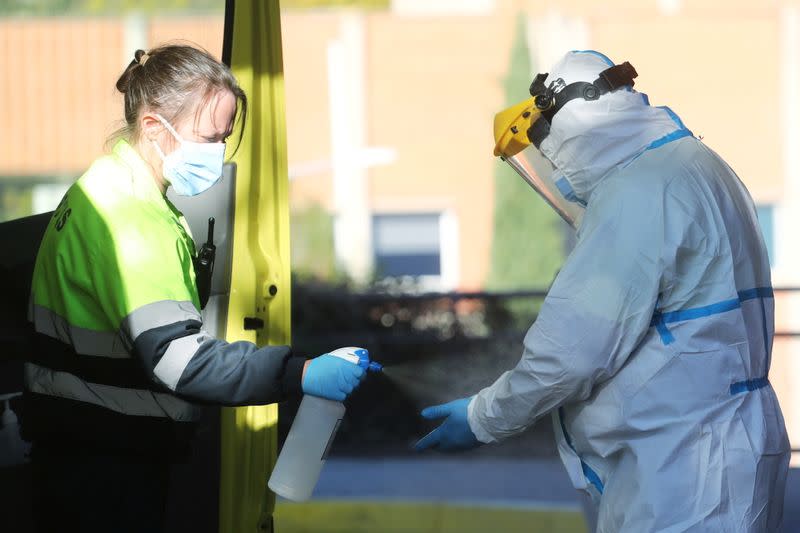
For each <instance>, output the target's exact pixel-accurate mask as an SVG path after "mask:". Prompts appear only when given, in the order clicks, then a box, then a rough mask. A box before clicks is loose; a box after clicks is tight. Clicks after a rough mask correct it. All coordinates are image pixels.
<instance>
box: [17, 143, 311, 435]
mask: <svg viewBox="0 0 800 533" xmlns="http://www.w3.org/2000/svg"><path fill="white" fill-rule="evenodd" d="M194 255H195V248H194V243H193V241H192V238H191V235H190V233H189V230H188V226H187V225H186V221H185V220H184V218H183V216H182V215H181V213H180V212H179V211H178V210H177V209H176V208H175V207H174V206H173V205H172V204H171V203H170V202H169V200H167V198H165V197H164V195H163V194H162V193H161V191H160V190H159V189H158V187H157V185H156V183H155V182H154V180H153V177H152V174H151V171H150V169H149V167H148V166H147V164H146V163H145V162H144V160H143V159H141V157H140V156H139V155H138V153H137V152H136V151H135V150H134V149H133V148H132V147H131V146H130V145H129V144H128V143H127V142H125V141H119V142H118V143H117V144H116V146H115V147H114V149H113V152H112V153H111V154H110V155H108V156H105V157H101V158H100V159H98V160H97V161H95V162H94V163H93V164H92V166H91V167H90V168H89V170H88V171H87V172H86V173H85V174H84V175H83V176H82V177H81V178H80V179H79V180H78V181H77V182H76V183H75V184H74V185H72V187H70V189H69V190H68V191H67V193H66V195H65V196H64V199H63V200H62V201H61V204H60V205H59V206H58V208H57V209H56V210H55V212H54V214H53V218H52V220H51V222H50V224H49V226H48V228H47V230H46V232H45V235H44V238H43V241H42V244H41V247H40V249H39V254H38V256H37V259H36V267H35V270H34V274H33V283H32V289H31V299H30V311H29V317H30V320H31V321H32V322H33V325H34V328H35V330H36V332H37V336H36V337H37V342H36V344H37V345H36V349H35V350H34V351H33V353H32V354H31V358H30V361H29V362H27V363H26V369H25V381H26V389H27V391H28V393H29V399H30V401H29V402H28V403H29V404H30V405H31V406H32V407H31V408H30V409H28V412H27V415H28V416H26V417H25V418H26V420H23V423H24V424H25V429H24V431H25V432H26V434H27V435H29V436H30V437H31V438H33V439H36V438H40V437H42V436H47V435H55V436H58V437H61V436H63V434H69V435H71V436H73V437H75V438H78V440H82V441H94V442H100V443H104V442H108V440H109V433H110V432H116V433H117V438H115V439H113V440H114V441H115V444H121V445H123V446H126V447H127V446H129V445H132V446H135V447H145V448H148V447H155V448H156V449H158V447H159V446H163V445H164V444H165V439H170V438H171V437H172V436H174V435H175V434H176V433H178V434H180V432H181V430H182V429H183V428H184V427H187V426H189V424H182V423H184V422H189V423H190V422H192V421H193V420H195V419H196V418H197V416H198V411H197V409H196V407H195V406H194V405H193V403H192V402H204V403H215V404H221V405H252V404H265V403H273V402H276V401H279V400H280V399H282V398H283V397H285V396H286V395H288V394H291V393H299V391H300V379H301V375H302V368H303V364H304V362H305V359H304V358H299V357H293V356H292V353H291V349H290V348H289V347H288V346H273V347H264V348H258V347H257V346H256V345H254V344H252V343H249V342H235V343H230V344H229V343H226V342H225V341H222V340H219V339H216V338H213V337H211V336H210V335H209V334H208V333H207V332H205V331H204V330H203V322H202V317H201V315H200V312H199V310H198V309H199V301H198V294H197V289H196V285H195V274H194V269H193V265H192V258H193V257H194ZM97 426H100V427H97ZM111 428H113V431H112V430H111Z"/></svg>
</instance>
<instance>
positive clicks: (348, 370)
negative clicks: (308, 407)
mask: <svg viewBox="0 0 800 533" xmlns="http://www.w3.org/2000/svg"><path fill="white" fill-rule="evenodd" d="M364 375H365V372H364V369H363V368H361V367H360V366H358V365H357V364H353V363H351V362H350V361H347V360H345V359H342V358H340V357H336V356H335V355H331V354H329V353H326V354H323V355H320V356H319V357H315V358H314V359H312V360H311V361H310V362H309V364H308V367H307V368H306V371H305V375H304V376H303V383H302V386H303V394H311V395H312V396H320V397H322V398H327V399H329V400H336V401H338V402H341V401H342V400H344V399H345V398H347V396H348V395H350V393H351V392H353V390H354V389H355V388H356V387H358V385H359V384H360V383H361V380H362V379H364Z"/></svg>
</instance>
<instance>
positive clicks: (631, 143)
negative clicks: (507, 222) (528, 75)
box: [539, 50, 691, 203]
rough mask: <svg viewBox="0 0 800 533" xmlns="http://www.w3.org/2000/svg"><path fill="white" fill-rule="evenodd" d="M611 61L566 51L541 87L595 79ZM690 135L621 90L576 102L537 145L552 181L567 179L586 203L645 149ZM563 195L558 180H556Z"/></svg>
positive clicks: (666, 112) (669, 116) (662, 111)
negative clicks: (550, 169) (552, 172)
mask: <svg viewBox="0 0 800 533" xmlns="http://www.w3.org/2000/svg"><path fill="white" fill-rule="evenodd" d="M613 65H614V63H613V62H612V61H611V60H610V59H609V58H607V57H606V56H604V55H603V54H601V53H599V52H595V51H591V50H590V51H573V52H568V53H567V54H566V55H565V56H564V57H563V58H562V59H561V60H560V61H559V62H558V63H556V64H555V65H554V66H553V68H552V69H551V70H550V74H549V75H548V77H547V79H546V81H545V85H547V86H549V85H550V84H551V83H552V82H553V81H555V80H557V79H559V78H561V79H562V80H563V81H564V83H565V84H567V85H569V84H570V83H573V82H578V81H586V82H592V81H594V80H596V79H597V77H598V75H599V74H600V72H602V71H604V70H605V69H607V68H609V66H613ZM687 135H691V132H690V131H689V130H687V129H686V128H685V127H684V126H683V123H682V122H681V121H680V119H679V118H678V117H677V115H675V114H674V113H673V112H672V111H671V110H670V109H669V108H666V107H651V106H650V103H649V101H648V99H647V95H645V94H642V93H639V92H636V91H634V90H633V89H631V88H620V89H618V90H616V91H613V92H610V93H607V94H604V95H602V96H600V98H599V99H597V100H594V101H587V100H583V99H581V98H576V99H574V100H571V101H569V102H567V104H566V105H564V107H563V108H561V109H560V110H559V111H558V113H556V115H555V116H554V117H553V120H552V123H551V125H550V133H549V135H548V136H547V137H546V138H545V139H544V140H543V141H542V143H541V145H540V146H539V149H540V151H541V152H542V154H543V155H544V156H545V157H546V158H547V159H548V160H549V161H550V162H551V163H552V164H553V165H554V166H555V169H556V170H555V172H556V173H557V174H558V176H554V179H553V181H555V182H559V181H560V178H561V177H562V176H563V177H564V178H566V182H568V184H569V186H570V187H571V189H572V191H571V192H572V193H573V194H574V196H573V197H572V198H570V199H573V200H577V201H579V202H581V203H588V202H589V200H590V198H591V195H592V191H594V189H595V187H596V186H597V184H598V183H599V182H600V181H601V180H602V179H603V178H604V177H606V176H607V175H609V174H610V173H611V172H612V171H613V170H615V169H617V168H620V167H621V166H624V165H626V164H627V163H630V162H631V161H632V160H633V159H635V158H636V157H637V156H639V155H640V154H641V153H642V152H644V151H645V150H647V149H648V148H653V147H657V146H660V145H661V144H664V143H665V142H668V141H669V140H674V139H675V138H679V137H682V136H687ZM561 184H562V186H560V187H559V188H560V189H562V193H563V192H565V191H564V190H563V189H564V187H563V184H564V182H563V180H561Z"/></svg>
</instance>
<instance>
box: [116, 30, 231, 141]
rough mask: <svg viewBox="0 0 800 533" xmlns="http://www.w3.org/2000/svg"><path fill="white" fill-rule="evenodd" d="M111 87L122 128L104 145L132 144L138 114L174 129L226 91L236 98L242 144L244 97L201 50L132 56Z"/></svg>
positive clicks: (172, 47)
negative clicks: (120, 100)
mask: <svg viewBox="0 0 800 533" xmlns="http://www.w3.org/2000/svg"><path fill="white" fill-rule="evenodd" d="M116 87H117V90H118V91H119V92H121V93H122V94H123V95H124V100H125V125H124V126H123V127H121V128H120V129H119V130H117V131H116V132H115V133H114V134H113V135H112V136H111V138H110V139H109V140H113V139H117V138H123V139H126V140H128V141H135V140H137V139H138V137H139V134H140V131H139V124H138V119H139V116H140V114H141V112H142V110H145V109H146V110H148V111H152V112H155V113H159V114H160V115H161V116H163V117H164V118H165V119H167V121H169V122H171V123H172V124H174V123H175V122H177V121H179V120H181V119H183V118H185V117H186V115H187V114H188V113H189V112H191V111H193V110H196V109H197V106H198V104H200V103H204V102H207V101H208V100H209V99H210V98H211V97H212V96H213V95H214V94H216V93H217V92H218V91H220V90H227V91H230V92H231V93H232V94H233V95H234V96H235V97H236V103H237V105H236V115H237V116H238V119H239V125H240V129H239V142H240V143H241V139H242V134H243V133H244V127H245V123H246V121H247V96H246V95H245V93H244V91H243V90H242V89H241V87H239V83H238V82H237V81H236V78H234V76H233V74H232V73H231V71H230V69H229V68H228V67H227V66H226V65H224V64H223V63H221V62H219V61H217V60H216V59H215V58H214V57H213V56H212V55H211V54H209V53H208V52H207V51H205V50H203V49H202V48H199V47H195V46H188V45H180V44H167V45H162V46H159V47H156V48H153V49H152V50H150V51H147V52H145V51H144V50H136V52H135V53H134V57H133V61H131V62H130V64H129V65H128V66H127V68H126V69H125V72H123V73H122V75H121V76H120V77H119V79H118V80H117V85H116ZM237 149H238V145H237ZM234 152H235V150H234Z"/></svg>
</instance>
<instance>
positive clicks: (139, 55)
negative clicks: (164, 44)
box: [133, 50, 150, 66]
mask: <svg viewBox="0 0 800 533" xmlns="http://www.w3.org/2000/svg"><path fill="white" fill-rule="evenodd" d="M148 59H150V55H149V54H148V53H147V52H145V51H144V50H136V53H135V54H133V60H134V61H136V62H137V63H138V64H139V65H141V66H144V64H145V63H147V60H148Z"/></svg>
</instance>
